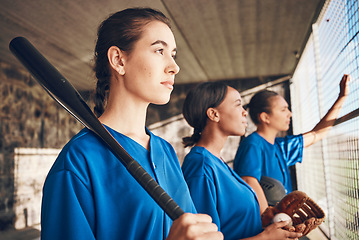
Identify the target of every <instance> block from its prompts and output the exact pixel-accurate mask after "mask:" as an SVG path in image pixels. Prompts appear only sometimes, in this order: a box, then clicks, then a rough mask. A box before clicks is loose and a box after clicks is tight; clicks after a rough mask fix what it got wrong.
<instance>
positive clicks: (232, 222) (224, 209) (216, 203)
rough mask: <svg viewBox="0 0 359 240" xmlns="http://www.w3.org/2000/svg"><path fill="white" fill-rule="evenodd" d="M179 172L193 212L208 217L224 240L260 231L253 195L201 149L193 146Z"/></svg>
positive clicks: (209, 154) (229, 170) (240, 180)
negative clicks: (183, 180) (194, 210)
mask: <svg viewBox="0 0 359 240" xmlns="http://www.w3.org/2000/svg"><path fill="white" fill-rule="evenodd" d="M182 171H183V174H184V176H185V179H186V182H187V184H188V187H189V189H190V192H191V196H192V199H193V202H194V204H195V206H196V209H197V211H198V212H199V213H206V214H208V215H210V216H211V217H212V219H213V222H214V223H215V224H217V226H218V228H219V230H220V231H221V232H222V233H223V235H224V238H225V239H240V238H246V237H251V236H255V235H257V234H259V233H260V232H262V225H261V217H260V211H259V203H258V200H257V197H256V194H255V192H254V191H253V190H252V188H251V187H250V186H249V185H248V184H247V183H245V182H244V181H243V180H242V179H241V178H240V177H239V176H238V175H237V174H236V173H235V172H234V171H233V170H232V169H231V168H230V167H229V166H228V165H227V164H226V163H224V162H223V161H222V160H221V159H219V158H217V157H216V156H214V155H213V154H212V153H210V152H209V151H208V150H206V149H205V148H203V147H193V148H192V149H191V151H190V152H189V153H188V154H187V155H186V157H185V159H184V162H183V164H182Z"/></svg>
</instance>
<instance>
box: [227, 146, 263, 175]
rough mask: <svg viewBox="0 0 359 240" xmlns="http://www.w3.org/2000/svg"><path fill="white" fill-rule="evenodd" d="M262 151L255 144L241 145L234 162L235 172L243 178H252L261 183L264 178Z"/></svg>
mask: <svg viewBox="0 0 359 240" xmlns="http://www.w3.org/2000/svg"><path fill="white" fill-rule="evenodd" d="M262 158H263V157H262V154H261V149H260V147H259V146H257V145H256V144H254V143H248V142H243V143H241V144H240V145H239V148H238V150H237V153H236V156H235V158H234V162H233V170H234V171H235V172H236V173H237V174H238V175H239V176H241V177H243V176H250V177H254V178H256V179H257V180H258V181H260V179H261V176H262V165H263V163H262Z"/></svg>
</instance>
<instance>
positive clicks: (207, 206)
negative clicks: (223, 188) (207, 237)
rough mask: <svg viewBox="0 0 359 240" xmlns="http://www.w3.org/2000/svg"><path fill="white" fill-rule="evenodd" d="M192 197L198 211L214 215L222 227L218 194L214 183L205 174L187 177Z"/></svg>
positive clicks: (218, 225) (214, 221) (218, 224)
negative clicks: (218, 208)
mask: <svg viewBox="0 0 359 240" xmlns="http://www.w3.org/2000/svg"><path fill="white" fill-rule="evenodd" d="M186 181H187V184H188V187H189V189H190V193H191V197H192V200H193V202H194V205H195V207H196V209H197V212H198V213H205V214H208V215H210V216H211V217H212V221H213V223H215V224H216V225H217V227H218V229H219V230H220V229H221V224H220V220H219V215H218V211H217V208H216V206H217V195H216V187H215V186H214V183H213V182H212V181H210V180H209V179H208V177H206V176H205V175H202V176H196V177H192V178H190V179H186Z"/></svg>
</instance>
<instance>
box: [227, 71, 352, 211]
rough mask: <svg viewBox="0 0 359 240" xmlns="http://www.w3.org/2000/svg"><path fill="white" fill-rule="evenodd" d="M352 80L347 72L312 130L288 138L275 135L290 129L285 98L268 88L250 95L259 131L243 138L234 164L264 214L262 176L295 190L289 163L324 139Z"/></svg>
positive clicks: (250, 110)
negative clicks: (326, 111)
mask: <svg viewBox="0 0 359 240" xmlns="http://www.w3.org/2000/svg"><path fill="white" fill-rule="evenodd" d="M349 81H350V77H349V75H344V76H343V78H342V80H341V81H340V93H339V96H338V98H337V100H336V101H335V103H334V104H333V106H332V107H331V108H330V109H329V111H328V113H327V114H326V115H325V116H324V117H323V119H321V120H320V122H319V123H318V124H317V125H316V126H315V127H314V128H313V129H312V130H311V131H309V132H307V133H304V134H299V135H295V136H287V137H285V138H277V137H276V136H277V134H278V133H279V132H281V131H287V130H288V129H289V124H290V118H291V116H292V113H291V111H290V110H289V109H288V103H287V102H286V101H285V99H284V98H283V97H282V96H280V95H278V94H277V93H275V92H272V91H268V90H264V91H261V92H258V93H256V94H255V95H254V96H253V97H252V98H251V100H250V102H249V104H248V107H249V114H250V117H251V119H252V121H253V122H254V124H255V125H256V126H257V131H256V132H254V133H252V134H251V135H249V136H248V137H246V138H245V139H244V140H243V141H241V143H240V145H239V148H238V151H237V153H236V156H235V159H234V164H233V167H234V170H235V171H236V173H238V175H240V176H241V177H242V178H243V180H245V181H246V182H247V183H248V184H249V185H250V186H251V187H252V188H253V189H254V191H255V192H256V193H257V196H258V200H259V203H260V207H261V213H263V211H264V210H265V209H266V208H267V207H268V202H267V199H266V197H265V194H264V192H263V189H262V188H261V186H260V183H259V182H260V180H261V177H262V176H266V177H270V178H274V179H276V180H278V181H279V182H281V183H282V184H283V185H284V187H285V190H286V192H287V193H290V192H291V191H292V183H291V179H290V175H289V166H292V165H294V164H296V163H298V162H301V161H302V155H303V148H305V147H308V146H310V145H312V144H314V143H316V142H318V141H319V140H321V139H322V138H323V137H324V136H325V135H326V134H327V133H328V131H329V130H330V128H331V127H332V126H333V124H334V122H335V120H336V118H337V116H338V114H339V111H340V109H341V108H342V106H343V104H344V101H345V99H346V97H347V95H348V94H349V89H348V83H349Z"/></svg>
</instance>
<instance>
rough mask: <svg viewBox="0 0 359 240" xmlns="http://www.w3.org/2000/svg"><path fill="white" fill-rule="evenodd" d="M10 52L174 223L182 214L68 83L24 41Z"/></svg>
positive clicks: (15, 41)
mask: <svg viewBox="0 0 359 240" xmlns="http://www.w3.org/2000/svg"><path fill="white" fill-rule="evenodd" d="M9 48H10V50H11V52H12V53H13V54H14V55H15V56H16V57H17V59H18V60H19V61H20V62H21V63H22V64H23V65H24V66H25V67H26V68H27V69H28V71H29V72H30V73H31V74H32V75H33V76H34V78H35V79H36V80H37V81H38V82H39V84H40V85H41V86H42V87H43V88H44V89H45V90H46V91H47V92H48V94H49V95H50V96H51V97H52V98H53V99H54V100H55V101H56V102H58V103H59V104H60V105H61V106H62V107H64V108H65V109H66V110H67V111H68V112H69V113H70V114H71V115H73V116H74V117H75V118H76V119H77V120H78V121H80V122H81V123H82V124H83V125H84V126H85V127H87V128H88V129H90V130H92V131H93V132H94V133H95V134H96V135H97V136H98V137H99V138H101V139H102V140H103V141H104V142H105V143H106V144H107V146H108V147H109V149H110V150H111V151H112V152H113V153H114V155H115V156H116V157H117V158H118V159H119V160H120V162H121V163H122V164H123V165H124V166H125V167H126V168H127V170H128V172H129V173H130V174H131V175H132V176H133V177H134V178H135V179H136V181H137V182H138V183H139V184H140V185H141V186H142V187H143V188H144V190H146V191H147V193H148V194H149V195H150V196H151V197H152V198H153V199H154V200H155V201H156V202H157V204H158V205H159V206H160V207H161V208H162V209H163V210H164V211H165V212H166V214H167V215H168V216H169V217H170V218H171V219H172V220H176V219H177V218H178V217H180V216H181V215H182V214H183V213H184V212H183V210H182V209H181V208H180V207H179V206H178V205H177V203H176V202H175V201H174V200H173V199H172V198H171V197H170V196H169V195H168V194H167V193H166V192H165V191H164V190H163V189H162V188H161V187H160V185H159V184H158V183H157V182H156V181H155V180H154V179H153V178H152V177H151V175H149V174H148V173H147V172H146V170H145V169H144V168H143V167H142V166H141V165H140V164H139V163H138V162H137V161H135V160H134V159H133V158H132V157H131V156H130V155H129V154H128V153H127V152H126V150H125V149H124V148H123V147H122V146H121V145H120V144H119V143H118V142H117V141H116V140H115V139H114V138H113V136H112V135H111V134H110V133H109V132H108V131H107V130H106V128H105V127H104V126H103V125H102V124H101V122H100V121H99V120H98V119H97V117H96V116H95V115H94V113H93V112H92V111H91V109H90V108H89V107H88V105H87V104H86V102H85V101H84V100H83V98H82V97H81V95H80V94H79V93H78V91H77V90H76V89H75V88H74V87H73V86H72V85H71V84H70V82H69V81H67V80H66V79H65V78H64V77H63V76H62V75H61V73H60V72H59V71H58V70H57V69H56V68H55V67H54V66H53V65H51V63H50V62H49V61H47V59H46V58H45V57H44V56H43V55H42V54H41V53H40V52H39V51H38V50H37V49H36V48H35V47H34V46H33V45H32V44H31V43H30V42H29V41H28V40H27V39H26V38H24V37H16V38H14V39H13V40H12V41H11V42H10V45H9Z"/></svg>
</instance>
